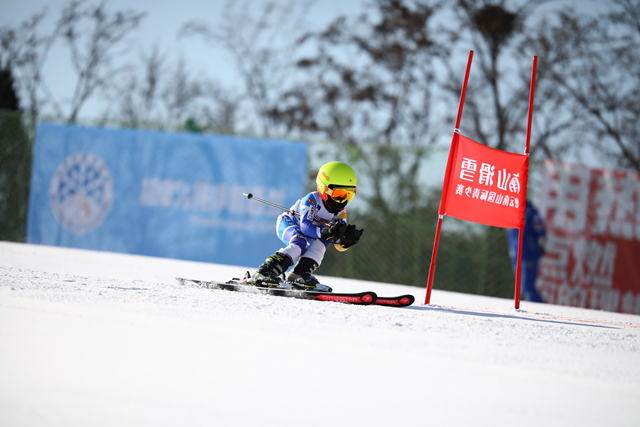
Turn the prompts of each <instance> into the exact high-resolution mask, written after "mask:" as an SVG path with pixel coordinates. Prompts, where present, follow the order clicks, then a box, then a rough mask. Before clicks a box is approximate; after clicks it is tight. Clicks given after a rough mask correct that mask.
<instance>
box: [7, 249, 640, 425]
mask: <svg viewBox="0 0 640 427" xmlns="http://www.w3.org/2000/svg"><path fill="white" fill-rule="evenodd" d="M252 267H253V268H255V266H249V267H246V268H252ZM244 270H245V267H242V266H228V265H218V264H209V263H199V262H191V261H178V260H171V259H163V258H152V257H144V256H137V255H124V254H115V253H109V252H95V251H84V250H78V249H69V248H60V247H50V246H41V245H29V244H21V243H9V242H0V384H1V385H2V386H0V425H2V426H7V427H12V426H22V427H31V426H34V427H36V426H38V427H39V426H65V427H75V426H78V427H86V426H96V427H101V426H122V427H128V426H154V427H163V426H181V425H185V426H193V427H198V426H213V425H215V426H234V427H253V426H257V425H260V426H263V427H270V426H277V427H288V426H291V427H294V426H295V427H301V426H303V427H306V426H311V427H315V426H317V427H320V426H332V427H342V426H345V427H346V426H349V427H353V426H363V427H377V426H381V427H382V426H384V427H388V426H425V425H426V426H475V427H501V426H513V425H514V424H517V425H518V426H521V427H527V426H536V427H538V426H563V427H573V426H576V427H578V426H579V427H600V426H608V427H626V426H629V427H632V426H634V427H635V426H637V425H638V420H639V419H640V406H638V401H640V316H634V315H624V314H619V313H610V312H602V311H593V310H586V309H578V308H572V307H564V306H556V305H549V304H538V303H531V302H526V301H523V302H522V304H521V308H520V309H519V310H515V309H514V308H513V300H511V299H499V298H490V297H483V296H476V295H468V294H459V293H453V292H445V291H440V290H438V289H435V290H434V291H433V294H432V295H431V304H430V305H428V306H425V305H424V304H423V302H424V297H425V290H424V288H417V287H409V286H401V285H394V284H388V283H387V284H385V283H374V282H365V281H358V280H348V279H341V278H339V277H325V276H322V275H319V276H318V277H319V279H320V280H321V281H323V282H324V283H327V284H329V285H331V286H332V287H333V288H334V290H335V291H336V292H338V291H345V292H355V291H364V290H370V291H374V292H376V293H377V294H378V295H380V296H384V295H394V294H396V295H397V294H404V293H411V294H413V295H414V296H415V297H416V302H415V303H414V305H412V306H411V307H408V308H393V307H381V306H354V305H347V304H340V303H332V302H319V301H308V300H296V299H290V298H283V297H275V296H265V295H253V294H240V293H234V292H227V291H214V290H208V289H201V288H191V287H184V286H180V285H178V284H177V283H176V281H175V277H176V276H182V277H185V276H186V277H190V278H200V279H208V280H212V279H213V280H226V279H228V278H230V277H233V276H237V275H238V274H244ZM320 272H321V271H320V270H319V273H320Z"/></svg>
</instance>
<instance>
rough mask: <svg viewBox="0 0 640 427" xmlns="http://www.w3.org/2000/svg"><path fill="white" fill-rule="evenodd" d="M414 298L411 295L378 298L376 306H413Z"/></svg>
mask: <svg viewBox="0 0 640 427" xmlns="http://www.w3.org/2000/svg"><path fill="white" fill-rule="evenodd" d="M415 301H416V298H415V297H414V296H413V295H409V294H407V295H400V296H397V297H378V299H377V300H376V304H377V305H386V306H389V307H407V306H410V305H411V304H413V303H414V302H415Z"/></svg>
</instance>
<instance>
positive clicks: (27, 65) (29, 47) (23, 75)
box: [0, 9, 59, 129]
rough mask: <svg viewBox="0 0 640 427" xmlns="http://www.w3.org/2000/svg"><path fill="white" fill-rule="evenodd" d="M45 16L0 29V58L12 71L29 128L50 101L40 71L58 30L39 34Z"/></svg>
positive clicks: (38, 14) (41, 15) (39, 15)
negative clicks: (20, 94)
mask: <svg viewBox="0 0 640 427" xmlns="http://www.w3.org/2000/svg"><path fill="white" fill-rule="evenodd" d="M46 14H47V11H46V9H44V10H43V11H42V12H40V13H37V14H35V15H33V16H32V17H31V18H29V19H28V20H26V21H24V22H22V23H21V24H20V25H19V26H18V27H17V28H11V27H2V28H0V48H1V49H2V51H1V52H0V58H2V59H4V60H5V61H6V62H7V64H8V65H9V66H10V67H11V68H12V69H13V72H14V75H15V80H16V82H17V84H18V91H21V92H22V93H24V95H25V96H23V97H22V100H23V104H24V105H23V109H24V110H25V111H26V112H27V117H28V120H29V122H30V128H31V129H33V128H34V127H35V123H36V120H37V117H38V115H39V113H40V111H41V109H42V108H43V107H44V106H45V105H46V104H47V102H48V101H50V96H49V95H50V93H49V91H48V90H47V86H46V83H45V82H44V76H43V71H42V70H43V67H44V64H45V63H46V61H47V58H48V55H49V51H50V50H51V46H52V45H53V43H54V42H55V40H56V39H57V37H58V32H59V29H58V28H55V29H54V30H53V31H51V32H50V33H47V34H44V35H40V25H41V22H42V20H43V19H44V17H45V16H46ZM43 91H44V94H43ZM43 96H44V98H43Z"/></svg>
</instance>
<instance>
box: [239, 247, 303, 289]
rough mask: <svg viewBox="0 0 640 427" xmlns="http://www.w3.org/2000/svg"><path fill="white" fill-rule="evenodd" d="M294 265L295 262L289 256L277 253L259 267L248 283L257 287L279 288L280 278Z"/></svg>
mask: <svg viewBox="0 0 640 427" xmlns="http://www.w3.org/2000/svg"><path fill="white" fill-rule="evenodd" d="M292 264H293V260H292V259H291V257H290V256H289V255H287V254H283V253H280V252H276V253H275V254H273V255H271V256H270V257H268V258H267V259H266V260H265V261H264V264H261V265H260V267H258V271H256V272H255V273H254V274H253V276H251V277H250V278H249V279H247V283H248V284H250V285H256V286H268V287H278V286H280V276H281V275H282V274H284V272H285V271H287V269H288V268H289V267H291V265H292Z"/></svg>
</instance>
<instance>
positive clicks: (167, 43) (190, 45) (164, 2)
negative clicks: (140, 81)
mask: <svg viewBox="0 0 640 427" xmlns="http://www.w3.org/2000/svg"><path fill="white" fill-rule="evenodd" d="M69 1H70V0H22V1H11V0H0V26H5V25H8V26H13V27H16V26H18V25H19V24H20V23H21V22H23V21H24V20H26V19H28V18H30V17H31V16H33V15H34V14H36V13H40V12H42V11H43V10H45V8H46V10H47V11H48V13H47V18H46V20H45V21H44V24H45V25H44V26H43V28H45V27H46V28H49V29H50V28H51V27H52V26H53V24H54V22H55V20H56V19H58V17H59V15H60V12H61V10H62V8H63V7H64V6H65V5H67V4H68V3H69ZM365 1H366V0H349V1H344V0H321V1H319V2H318V3H317V4H316V5H315V6H314V7H313V8H312V9H311V10H312V14H311V16H309V17H308V22H309V24H310V25H311V26H315V25H318V26H321V25H324V24H325V23H327V22H330V21H331V20H333V19H334V18H335V17H337V16H339V15H342V14H357V13H359V12H361V10H362V9H361V7H362V6H361V5H362V3H364V2H365ZM280 2H281V3H283V1H282V0H280ZM94 3H96V2H90V4H94ZM226 3H227V1H226V0H211V1H205V0H180V1H179V2H175V1H171V0H158V1H156V0H107V8H108V10H111V11H116V10H118V11H126V10H131V11H134V12H146V13H147V16H146V17H145V18H144V19H143V20H142V22H141V24H140V26H139V27H138V28H137V29H136V30H134V31H133V32H132V33H131V34H134V35H135V37H136V38H135V39H130V40H129V43H130V46H131V53H132V54H134V55H138V56H139V55H141V54H144V53H145V51H146V52H148V51H150V50H151V49H153V47H154V46H156V45H157V46H160V48H161V51H162V52H165V53H167V54H168V56H169V57H170V58H172V59H174V60H178V59H184V60H185V62H186V63H187V64H188V65H189V66H191V71H193V72H196V73H205V74H208V75H214V76H215V78H216V79H217V80H219V81H221V82H222V83H223V84H226V85H232V86H233V85H234V84H235V83H234V80H235V78H236V77H235V72H234V66H233V64H232V63H231V58H230V57H229V55H227V54H226V53H225V52H224V51H222V50H220V51H217V52H216V51H215V49H212V48H211V46H209V45H206V44H205V43H204V42H203V41H202V40H200V39H199V38H197V37H190V38H186V39H180V40H178V39H177V37H176V36H177V34H178V32H179V30H180V28H181V26H182V25H183V24H185V23H187V22H189V21H192V20H199V21H204V22H206V23H208V24H209V25H210V26H214V25H215V24H216V23H217V22H219V19H220V15H221V14H222V13H223V10H224V6H225V4H226ZM238 3H240V2H238ZM266 3H269V0H248V1H247V4H248V5H250V8H251V9H252V10H254V11H256V15H257V14H258V12H259V11H261V10H262V7H264V5H265V4H266ZM242 4H244V2H242ZM45 79H46V81H47V83H48V85H49V87H50V89H51V91H52V92H53V93H54V95H56V97H60V98H61V97H62V94H68V93H71V92H72V90H73V84H74V83H75V75H74V74H73V71H72V69H71V68H70V65H69V58H68V50H67V49H66V48H65V47H63V46H62V45H61V44H60V43H58V45H56V46H54V47H53V49H52V51H51V56H50V58H49V59H48V61H47V63H46V67H45ZM82 112H83V115H88V116H94V117H95V116H100V113H101V112H102V111H101V110H99V107H98V106H97V104H96V103H95V102H89V103H88V104H87V108H86V111H85V109H83V111H82Z"/></svg>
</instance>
